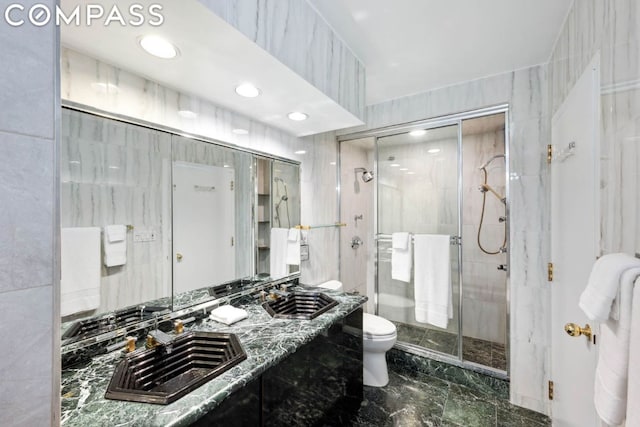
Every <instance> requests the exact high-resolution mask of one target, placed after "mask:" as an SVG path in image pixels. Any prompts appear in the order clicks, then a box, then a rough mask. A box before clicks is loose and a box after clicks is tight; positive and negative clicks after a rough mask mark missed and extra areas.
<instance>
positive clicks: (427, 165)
mask: <svg viewBox="0 0 640 427" xmlns="http://www.w3.org/2000/svg"><path fill="white" fill-rule="evenodd" d="M376 145H377V153H376V154H377V171H376V176H377V209H378V212H377V234H376V237H377V239H376V240H377V278H376V280H377V291H378V292H377V314H378V315H380V316H382V317H384V318H386V319H388V320H390V321H392V322H393V323H394V324H395V325H396V327H397V330H398V341H399V342H403V343H407V344H412V345H415V346H419V347H424V348H427V349H429V350H433V351H438V352H441V353H446V354H450V355H455V356H457V355H459V354H460V343H459V339H458V337H459V335H460V334H459V329H460V325H459V302H460V277H461V268H460V254H461V249H460V246H459V243H460V240H459V238H458V236H460V235H461V218H460V198H461V196H460V194H461V191H460V189H461V173H460V171H461V161H462V160H461V159H462V157H461V156H460V149H461V137H460V126H459V124H458V123H457V122H455V124H452V125H448V126H443V127H437V128H430V129H427V130H417V131H416V130H414V131H412V132H405V133H398V134H394V135H390V136H384V137H378V138H377V144H376ZM394 232H409V233H411V235H412V236H414V235H420V234H428V235H445V236H449V239H448V240H449V244H448V246H447V248H446V250H448V263H446V258H447V257H446V256H442V255H446V254H443V253H442V251H440V253H439V254H440V256H439V257H438V259H437V260H434V259H433V258H431V259H430V260H429V259H425V261H424V262H427V263H432V264H434V263H435V264H437V265H424V268H425V269H427V270H429V271H437V272H439V273H440V274H438V275H437V276H439V277H440V278H442V277H443V274H442V273H443V272H445V273H446V269H448V271H449V277H450V281H447V280H442V279H440V280H437V281H436V282H432V285H429V286H433V287H436V288H438V289H433V288H431V289H425V281H424V280H418V283H417V285H416V283H415V277H414V274H413V273H411V281H410V282H404V281H399V280H394V279H392V275H391V270H392V264H391V258H392V242H391V236H392V233H394ZM442 240H444V239H442ZM441 246H442V245H441ZM441 246H440V247H439V248H440V249H441ZM443 260H445V261H443ZM441 263H445V264H446V265H443V264H441ZM415 267H416V266H415V265H414V266H413V268H412V269H411V270H412V271H415ZM423 271H424V270H423ZM444 276H445V277H446V274H444ZM423 277H424V275H423ZM448 287H450V292H451V296H452V298H451V303H450V304H451V305H452V307H451V312H452V313H453V314H452V316H451V318H449V319H448V322H446V325H444V324H440V326H435V325H432V324H430V323H426V322H425V319H422V318H420V316H418V317H419V318H418V319H416V295H417V296H418V298H417V301H418V304H419V307H420V306H421V305H420V301H421V300H422V299H423V298H421V295H424V294H425V293H428V292H435V293H439V294H441V295H442V293H444V294H445V295H446V292H448V291H449V289H447V288H448ZM445 303H446V301H445ZM419 320H420V321H419ZM445 326H446V327H445Z"/></svg>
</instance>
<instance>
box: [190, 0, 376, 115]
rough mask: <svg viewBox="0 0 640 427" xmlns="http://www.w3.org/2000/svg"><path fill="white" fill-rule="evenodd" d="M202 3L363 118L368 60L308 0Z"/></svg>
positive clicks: (210, 0)
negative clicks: (354, 50) (355, 51)
mask: <svg viewBox="0 0 640 427" xmlns="http://www.w3.org/2000/svg"><path fill="white" fill-rule="evenodd" d="M200 2H201V3H202V4H204V5H205V6H206V7H208V8H209V9H210V10H212V11H213V12H214V13H216V14H217V15H218V16H220V17H221V18H222V19H224V20H225V21H227V22H228V23H229V24H231V25H232V26H234V27H235V28H236V29H238V30H239V31H240V32H242V33H243V34H244V35H245V36H246V37H248V38H249V39H250V40H252V41H254V42H255V43H256V44H257V45H258V46H260V47H262V48H263V49H264V50H266V51H267V52H269V54H271V55H272V56H274V57H275V58H277V59H278V60H280V61H281V62H282V63H283V64H285V65H286V66H288V67H289V68H291V69H292V70H293V71H295V72H296V73H297V74H298V75H300V76H301V77H303V78H304V79H305V80H307V81H308V82H309V83H311V84H312V85H314V86H315V87H316V88H318V89H319V90H320V91H322V92H323V93H325V94H326V95H328V96H329V97H330V98H332V99H333V100H334V101H336V102H337V103H338V104H340V105H341V106H343V107H344V108H345V109H346V110H348V111H349V112H351V113H353V114H354V115H355V116H356V117H359V118H362V117H364V104H365V101H364V97H365V69H364V65H363V64H362V63H361V62H360V61H359V60H358V58H356V56H355V55H354V54H353V53H352V52H351V51H350V50H349V48H348V47H347V46H346V45H345V44H344V43H343V42H342V40H341V39H340V38H339V37H338V36H337V35H336V34H335V33H334V32H333V30H332V29H331V27H330V26H329V25H328V24H327V23H326V22H325V21H324V19H323V18H322V17H321V16H320V15H319V14H318V13H317V12H316V11H315V9H313V8H312V7H311V6H310V5H309V3H307V2H304V1H297V0H280V1H277V2H266V1H260V0H245V1H242V2H238V1H233V0H224V1H220V0H200Z"/></svg>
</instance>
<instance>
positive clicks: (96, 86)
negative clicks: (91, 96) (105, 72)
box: [91, 82, 120, 93]
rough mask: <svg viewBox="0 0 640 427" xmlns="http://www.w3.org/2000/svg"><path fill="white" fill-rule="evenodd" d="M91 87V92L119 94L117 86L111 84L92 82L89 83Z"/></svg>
mask: <svg viewBox="0 0 640 427" xmlns="http://www.w3.org/2000/svg"><path fill="white" fill-rule="evenodd" d="M91 87H92V88H93V90H95V91H96V92H100V93H118V92H120V89H118V86H116V85H114V84H113V83H102V82H93V83H91Z"/></svg>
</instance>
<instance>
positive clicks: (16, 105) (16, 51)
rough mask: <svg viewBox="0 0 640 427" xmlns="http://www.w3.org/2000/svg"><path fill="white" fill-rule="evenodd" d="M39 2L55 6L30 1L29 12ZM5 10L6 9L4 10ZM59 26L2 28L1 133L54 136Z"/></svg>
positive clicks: (23, 3) (0, 32) (2, 26)
mask: <svg viewBox="0 0 640 427" xmlns="http://www.w3.org/2000/svg"><path fill="white" fill-rule="evenodd" d="M36 3H44V4H45V5H47V4H48V5H49V7H53V6H54V5H55V2H54V1H43V2H37V1H26V2H21V3H20V4H21V5H23V6H24V7H25V9H26V10H28V9H29V8H30V7H31V6H32V5H34V4H36ZM7 4H8V3H7ZM3 10H4V8H3ZM55 33H56V28H55V26H53V25H51V24H48V25H46V26H44V27H36V26H34V25H29V24H25V25H22V26H20V27H12V26H10V25H8V24H7V23H6V22H5V21H4V19H3V20H2V24H1V25H0V46H2V49H0V63H1V64H3V67H2V79H1V80H0V109H1V111H2V114H0V131H5V132H14V133H19V134H24V135H31V136H37V137H42V138H53V137H54V130H55V126H54V119H53V118H54V112H55V110H54V109H55V104H56V94H55V90H54V88H55V86H56V80H55V78H56V76H55V74H54V69H53V68H52V64H55V62H56V61H57V59H58V58H56V54H57V50H56V40H55V37H54V35H55Z"/></svg>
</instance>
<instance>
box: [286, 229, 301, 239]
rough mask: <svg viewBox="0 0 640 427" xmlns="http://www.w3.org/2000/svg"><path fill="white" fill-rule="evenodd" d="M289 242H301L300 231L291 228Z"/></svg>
mask: <svg viewBox="0 0 640 427" xmlns="http://www.w3.org/2000/svg"><path fill="white" fill-rule="evenodd" d="M287 240H289V241H290V242H297V241H298V240H300V229H298V228H290V229H289V235H288V236H287Z"/></svg>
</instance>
